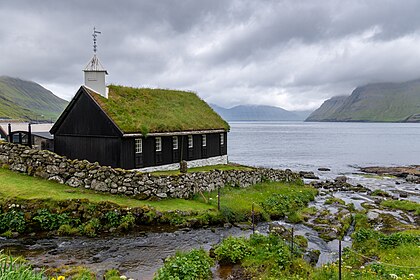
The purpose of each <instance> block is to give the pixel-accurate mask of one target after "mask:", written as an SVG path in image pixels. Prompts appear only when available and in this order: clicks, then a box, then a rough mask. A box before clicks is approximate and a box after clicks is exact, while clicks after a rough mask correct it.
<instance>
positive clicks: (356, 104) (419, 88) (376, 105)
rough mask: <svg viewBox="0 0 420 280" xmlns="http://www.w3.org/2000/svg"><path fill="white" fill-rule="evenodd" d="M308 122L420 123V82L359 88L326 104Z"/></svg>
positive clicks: (379, 84)
mask: <svg viewBox="0 0 420 280" xmlns="http://www.w3.org/2000/svg"><path fill="white" fill-rule="evenodd" d="M306 121H326V122H328V121H331V122H335V121H338V122H420V79H419V80H414V81H408V82H404V83H377V84H369V85H366V86H362V87H357V88H356V89H355V90H354V91H353V92H352V94H351V95H350V96H336V97H333V98H331V99H328V100H326V101H325V102H324V103H323V104H322V105H321V107H319V108H318V109H317V110H315V111H314V112H313V113H312V114H311V115H310V116H309V117H308V118H307V119H306Z"/></svg>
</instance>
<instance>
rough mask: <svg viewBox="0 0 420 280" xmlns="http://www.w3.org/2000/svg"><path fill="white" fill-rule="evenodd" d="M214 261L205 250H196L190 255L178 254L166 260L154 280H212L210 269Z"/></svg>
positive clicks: (189, 253)
mask: <svg viewBox="0 0 420 280" xmlns="http://www.w3.org/2000/svg"><path fill="white" fill-rule="evenodd" d="M213 264H214V262H213V260H212V259H211V258H210V257H209V256H208V254H207V253H206V252H205V251H204V250H203V249H199V250H197V249H194V250H191V251H190V252H188V253H181V252H177V253H176V254H175V256H172V257H169V258H167V259H166V260H165V263H164V264H163V267H161V268H160V269H159V270H158V271H157V272H156V274H155V276H154V278H153V279H154V280H168V279H172V280H196V279H211V276H212V273H211V270H210V268H211V267H212V266H213Z"/></svg>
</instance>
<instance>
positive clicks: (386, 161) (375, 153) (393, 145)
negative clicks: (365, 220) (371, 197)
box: [228, 121, 420, 174]
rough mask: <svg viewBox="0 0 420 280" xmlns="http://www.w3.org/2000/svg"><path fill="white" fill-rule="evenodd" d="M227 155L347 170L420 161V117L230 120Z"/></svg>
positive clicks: (254, 161)
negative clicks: (365, 120)
mask: <svg viewBox="0 0 420 280" xmlns="http://www.w3.org/2000/svg"><path fill="white" fill-rule="evenodd" d="M229 124H230V127H231V130H230V133H229V134H228V139H229V142H228V143H229V145H228V155H229V161H231V162H236V163H241V164H245V165H251V166H262V167H272V168H281V169H285V168H289V169H292V170H294V171H300V170H308V171H309V170H311V171H316V170H317V168H319V167H328V168H330V169H331V170H332V171H333V173H336V174H337V173H348V172H353V171H355V168H356V167H363V166H374V165H378V166H398V165H410V164H420V124H419V123H338V122H336V123H326V122H286V121H285V122H231V123H229Z"/></svg>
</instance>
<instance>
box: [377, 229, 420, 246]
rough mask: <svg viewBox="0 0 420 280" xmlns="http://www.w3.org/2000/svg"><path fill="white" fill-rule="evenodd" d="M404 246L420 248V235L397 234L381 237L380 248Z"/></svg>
mask: <svg viewBox="0 0 420 280" xmlns="http://www.w3.org/2000/svg"><path fill="white" fill-rule="evenodd" d="M402 244H413V245H415V246H420V234H411V233H405V232H396V233H393V234H389V235H386V234H381V235H380V236H379V246H380V247H381V248H395V247H397V246H400V245H402Z"/></svg>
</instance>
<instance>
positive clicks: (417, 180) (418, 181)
mask: <svg viewBox="0 0 420 280" xmlns="http://www.w3.org/2000/svg"><path fill="white" fill-rule="evenodd" d="M405 180H406V181H407V182H410V183H415V184H420V177H419V176H416V175H412V174H408V175H407V177H405Z"/></svg>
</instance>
